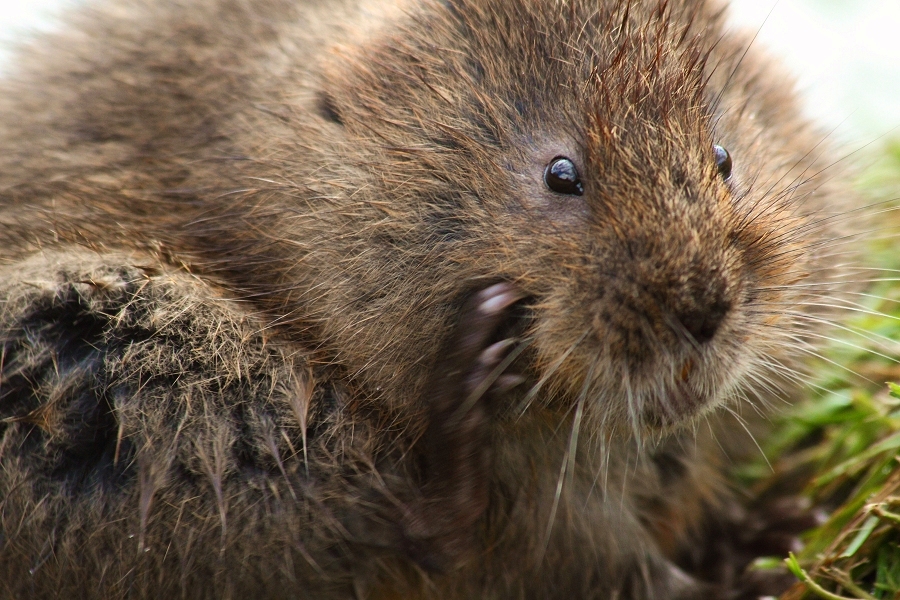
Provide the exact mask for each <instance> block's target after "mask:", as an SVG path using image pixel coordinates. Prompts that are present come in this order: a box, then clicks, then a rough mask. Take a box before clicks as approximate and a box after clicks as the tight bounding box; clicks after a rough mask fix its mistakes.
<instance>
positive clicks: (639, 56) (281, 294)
mask: <svg viewBox="0 0 900 600" xmlns="http://www.w3.org/2000/svg"><path fill="white" fill-rule="evenodd" d="M86 4H87V5H86V6H85V7H83V8H81V9H78V10H74V11H73V12H72V13H71V14H70V15H68V16H67V17H66V19H65V26H64V27H62V28H61V30H60V31H59V32H57V33H53V34H47V35H43V36H39V37H36V38H35V39H33V40H30V41H27V42H25V43H23V44H22V46H21V47H20V48H19V49H18V50H17V54H16V59H15V61H14V62H13V68H12V69H11V73H10V74H9V75H8V76H7V77H6V78H5V79H4V80H2V81H0V147H2V148H3V152H2V153H0V301H2V305H0V346H2V351H0V596H2V597H3V598H35V599H39V598H67V599H68V598H72V599H77V598H85V599H94V598H103V599H125V598H128V599H140V598H185V599H191V600H195V599H202V598H245V597H254V598H260V599H262V598H265V599H267V600H268V599H275V598H315V599H329V598H360V599H362V598H370V599H376V598H398V597H400V598H440V599H450V598H459V599H463V598H498V599H499V598H523V599H524V598H535V599H537V598H541V599H544V598H566V599H568V598H585V599H587V598H597V599H603V600H608V599H611V598H615V599H619V600H676V599H684V600H687V599H698V598H705V599H709V600H712V599H724V598H735V597H739V595H740V594H747V597H751V596H752V594H754V593H760V594H763V595H765V594H764V593H763V591H762V590H761V589H758V588H751V587H748V586H749V585H750V584H748V583H747V581H746V580H745V578H743V575H742V573H743V568H744V566H745V565H746V563H747V562H748V561H749V560H750V556H749V555H747V553H746V552H745V551H744V550H745V549H744V550H740V549H739V550H740V551H738V550H735V551H734V552H730V551H729V552H722V551H721V548H722V547H723V546H728V547H731V546H739V545H740V544H745V545H749V546H752V545H753V543H754V542H755V540H749V541H748V539H747V536H746V535H744V536H743V537H741V536H733V537H732V536H730V535H729V532H733V531H735V530H736V529H737V530H740V528H741V527H742V521H741V519H743V518H744V517H745V516H746V515H745V513H742V512H740V511H739V510H737V511H736V503H735V502H734V501H733V500H731V499H730V497H729V495H728V494H727V493H726V490H725V488H726V486H725V484H724V483H723V481H722V475H721V469H720V467H719V460H720V458H719V451H718V449H717V448H718V445H717V444H716V443H714V442H713V441H711V439H707V438H708V437H709V436H708V435H706V434H696V430H697V429H698V428H697V427H696V425H697V424H698V423H699V422H700V421H701V420H703V419H708V418H711V417H710V415H712V414H714V413H713V411H714V410H715V409H716V408H721V407H723V406H734V405H736V404H739V403H746V402H762V403H765V402H766V401H767V399H770V398H772V397H773V396H774V395H776V394H778V393H779V392H778V391H777V390H778V388H780V387H781V386H783V385H784V384H785V383H787V382H788V380H792V379H796V378H797V373H798V371H797V370H796V368H797V366H796V364H795V359H796V358H797V357H798V356H800V355H802V354H804V353H805V352H807V351H808V348H809V345H810V344H811V343H815V342H817V341H818V339H820V338H821V334H820V333H818V332H819V331H820V330H821V328H822V327H823V326H824V323H825V322H827V321H828V319H829V318H830V315H827V314H824V313H823V311H822V310H821V309H818V308H816V306H821V305H825V304H830V305H837V304H839V303H840V302H839V301H835V300H834V298H836V297H837V296H838V295H839V294H841V293H842V290H844V288H845V284H844V283H843V281H844V280H845V279H847V278H846V277H845V274H846V273H845V271H844V270H843V269H844V267H843V265H845V264H847V263H848V262H850V261H851V260H852V258H849V255H848V249H847V248H846V247H845V246H844V245H843V242H842V243H841V245H840V247H838V246H837V245H835V244H833V241H834V240H837V239H842V240H847V241H849V240H852V232H850V231H849V230H845V225H844V221H846V219H844V218H843V217H841V215H843V214H845V213H846V212H847V210H848V207H849V206H850V205H851V203H852V198H851V197H850V196H849V195H848V194H847V193H846V191H845V186H844V183H843V182H842V180H841V177H840V176H839V174H838V173H835V172H834V170H833V169H832V170H827V167H828V165H830V164H831V162H832V159H831V157H830V156H829V154H828V151H827V149H825V148H824V146H823V145H822V144H821V139H820V136H819V134H818V133H817V132H816V130H815V129H814V128H813V127H812V126H810V125H809V124H808V123H807V122H806V121H805V120H804V119H803V118H802V117H801V116H800V115H799V113H798V110H797V107H796V103H795V101H794V99H793V96H792V92H791V90H790V88H789V86H785V84H784V81H785V78H784V76H783V74H782V73H781V72H780V71H779V70H778V69H777V68H776V67H774V66H773V65H771V64H770V63H769V62H768V61H766V59H765V57H763V56H762V55H761V54H760V53H759V52H758V51H757V50H756V49H754V48H751V47H750V43H749V40H748V39H745V38H743V37H741V36H739V35H736V34H735V33H733V32H730V31H729V30H728V29H727V28H726V27H725V25H724V16H723V9H722V7H721V6H719V4H718V3H716V2H713V1H712V0H709V1H707V0H446V1H438V0H396V1H393V0H330V1H328V2H320V1H314V0H133V1H127V2H126V1H117V0H96V1H90V2H87V3H86ZM848 236H849V237H848ZM823 297H828V298H829V300H828V301H827V302H823V301H822V298H823ZM701 429H702V430H704V431H705V430H706V429H707V428H706V427H705V426H704V427H703V428H701ZM773 550H774V551H779V550H780V549H773ZM735 557H741V558H735ZM757 583H758V582H756V583H754V585H756V584H757ZM752 597H755V596H752Z"/></svg>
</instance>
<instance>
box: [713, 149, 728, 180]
mask: <svg viewBox="0 0 900 600" xmlns="http://www.w3.org/2000/svg"><path fill="white" fill-rule="evenodd" d="M713 152H714V153H715V155H716V168H717V169H718V170H719V175H720V176H721V177H722V179H724V180H725V181H728V180H729V179H731V154H729V153H728V150H726V149H725V148H723V147H722V146H713Z"/></svg>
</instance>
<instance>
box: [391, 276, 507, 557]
mask: <svg viewBox="0 0 900 600" xmlns="http://www.w3.org/2000/svg"><path fill="white" fill-rule="evenodd" d="M521 298H522V295H521V294H520V293H519V292H518V291H517V290H516V289H515V288H514V287H513V286H512V285H510V284H508V283H498V284H495V285H492V286H490V287H488V288H486V289H483V290H481V291H480V292H478V293H476V294H475V295H474V296H473V297H472V298H470V299H469V301H468V302H467V303H466V304H465V306H464V307H463V309H462V312H461V314H460V317H459V321H458V323H457V325H456V328H455V330H454V331H453V333H452V335H451V336H450V341H449V343H448V344H447V346H445V348H444V351H443V352H442V354H441V356H440V357H439V358H438V361H437V363H436V365H435V367H434V370H433V371H432V374H431V377H430V380H429V382H428V385H427V386H426V388H425V403H426V404H427V407H428V426H427V429H426V431H425V434H424V436H423V438H422V440H421V448H422V453H423V462H424V467H423V470H424V482H423V485H422V495H421V497H420V498H419V499H417V500H416V501H415V502H413V503H412V504H411V506H410V508H409V511H408V516H407V519H406V523H405V526H404V529H405V537H406V539H407V540H408V541H409V544H410V548H409V554H410V555H411V556H412V558H413V559H414V560H416V561H417V562H419V563H420V564H422V565H423V566H425V567H427V568H432V569H441V568H445V567H446V565H447V564H448V563H452V562H456V561H457V560H459V559H460V558H461V557H462V556H464V555H466V554H468V553H469V552H470V551H471V549H472V544H473V535H474V533H473V530H472V527H473V525H474V524H475V522H476V521H477V520H478V519H479V518H480V517H481V515H482V514H483V513H484V511H485V509H486V508H487V503H488V478H489V469H490V463H491V454H492V452H491V439H490V432H491V415H492V413H493V410H492V406H491V402H492V398H493V397H495V396H496V395H497V394H499V393H502V392H503V391H505V390H508V389H509V388H510V387H513V386H515V385H517V384H518V383H519V382H520V381H521V379H520V378H519V377H518V376H516V375H513V374H509V373H505V372H504V371H505V367H506V366H507V364H508V362H509V361H508V360H506V359H507V358H509V357H510V352H511V350H512V349H513V347H514V345H515V344H514V340H512V339H502V340H497V339H495V338H496V337H497V335H498V332H499V330H500V326H501V324H502V323H503V322H504V321H505V320H506V319H507V318H508V317H509V310H510V308H511V307H512V306H513V305H514V304H515V303H516V302H518V301H519V300H521Z"/></svg>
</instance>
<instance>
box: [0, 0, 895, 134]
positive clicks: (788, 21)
mask: <svg viewBox="0 0 900 600" xmlns="http://www.w3.org/2000/svg"><path fill="white" fill-rule="evenodd" d="M78 1H89V0H0V48H2V46H3V45H4V44H5V43H7V42H8V41H9V40H12V39H14V38H15V37H16V36H20V35H23V34H25V33H27V31H28V30H30V29H43V28H52V27H53V23H54V15H55V14H57V13H58V12H59V11H60V10H62V8H63V7H65V5H67V4H72V3H74V2H78ZM731 15H732V22H733V24H734V27H740V28H743V29H746V30H749V31H751V32H758V34H759V35H758V40H759V42H758V43H761V44H763V45H764V46H766V47H768V48H770V49H771V50H772V52H773V53H775V54H777V55H778V56H781V57H782V58H783V59H784V60H785V62H786V63H787V64H788V66H789V68H790V69H791V70H792V71H793V72H794V74H795V75H796V77H797V81H798V85H799V88H800V90H801V92H802V94H803V97H804V98H805V101H806V106H807V110H808V112H809V114H810V115H811V116H813V117H814V118H816V119H818V120H819V121H820V122H821V123H823V124H824V125H825V126H826V127H828V128H829V129H831V128H833V129H834V130H835V131H834V134H833V135H834V136H835V137H836V138H837V139H839V140H840V141H842V142H844V143H846V144H848V146H849V147H850V148H852V147H854V146H862V145H865V144H868V143H872V142H876V141H878V140H883V139H887V138H897V137H900V0H732V1H731ZM8 60H9V53H8V52H5V51H3V50H0V72H2V70H3V69H4V68H5V67H6V66H7V61H8ZM874 145H875V146H878V145H879V144H878V143H876V144H874Z"/></svg>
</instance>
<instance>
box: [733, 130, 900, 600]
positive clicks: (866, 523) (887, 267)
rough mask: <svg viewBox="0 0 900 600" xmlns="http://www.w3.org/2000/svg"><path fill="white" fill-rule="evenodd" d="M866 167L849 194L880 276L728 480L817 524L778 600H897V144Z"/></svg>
mask: <svg viewBox="0 0 900 600" xmlns="http://www.w3.org/2000/svg"><path fill="white" fill-rule="evenodd" d="M871 162H872V164H871V166H869V167H868V168H865V169H864V170H863V171H862V173H861V175H860V177H859V183H858V187H859V190H860V193H861V194H862V195H863V196H864V197H865V198H867V199H868V202H869V203H871V204H872V205H873V208H872V209H871V210H870V212H871V213H872V214H875V215H876V218H875V219H874V220H873V222H874V223H875V225H874V226H873V228H872V230H871V231H870V233H869V234H867V236H866V237H867V239H866V240H865V244H866V254H865V262H866V264H867V265H868V266H874V267H876V268H878V269H880V270H879V271H875V272H874V273H875V274H874V275H873V274H872V272H868V271H866V272H861V273H862V274H861V276H860V277H861V278H865V279H875V280H877V281H874V282H873V283H872V284H870V285H869V286H868V287H867V288H866V289H865V295H860V296H857V297H856V298H857V299H855V300H853V302H856V303H858V305H859V308H860V310H859V311H853V314H852V315H850V318H849V319H847V320H846V321H842V326H843V327H845V328H846V329H840V330H838V331H835V334H834V335H833V337H835V338H839V339H840V340H843V341H835V342H833V343H831V344H830V346H829V347H827V348H826V349H825V350H824V351H823V352H822V359H821V360H818V361H815V364H814V365H813V368H812V369H813V370H812V377H811V381H810V387H809V391H808V392H807V393H806V394H805V396H806V397H805V398H803V399H802V400H801V401H799V402H797V403H796V404H795V405H794V406H793V407H792V408H791V409H790V410H788V411H786V412H785V413H784V414H782V415H780V416H779V417H777V418H776V420H775V429H774V432H773V433H772V435H770V436H768V437H767V438H766V439H765V440H764V443H763V449H764V452H765V455H766V459H765V460H763V459H762V458H760V459H758V460H757V461H755V462H753V463H751V464H749V465H744V466H743V467H742V468H741V469H740V470H739V472H738V473H737V476H738V478H739V480H741V481H743V482H744V483H745V484H749V485H750V486H751V489H754V490H755V491H756V492H757V493H758V494H764V493H766V492H767V491H771V490H773V489H790V490H791V493H794V492H799V493H800V494H801V495H803V496H805V497H807V498H808V499H809V500H810V501H811V503H812V505H813V506H814V507H817V508H819V509H822V510H823V511H825V514H827V515H828V516H827V520H825V522H824V523H823V524H822V525H821V526H819V527H818V528H816V529H814V530H812V531H809V532H807V533H806V534H805V535H804V537H803V542H804V544H805V547H804V548H803V550H802V551H800V552H799V553H798V554H797V555H796V556H793V555H792V556H791V557H790V558H789V559H787V560H786V561H785V562H786V564H787V566H788V568H789V569H790V570H791V571H792V572H793V573H794V575H796V576H797V577H798V582H797V584H796V585H795V586H794V587H793V588H792V589H791V590H790V591H788V592H787V593H785V594H783V595H782V596H781V600H809V599H812V598H831V599H843V598H855V599H861V600H870V599H873V598H874V599H879V600H882V599H900V385H897V383H900V363H898V360H897V359H898V358H900V236H898V232H900V210H898V208H900V202H897V198H898V197H900V140H898V141H897V142H894V143H892V144H887V145H886V146H885V147H884V149H883V150H881V151H880V152H879V156H878V157H877V160H874V159H873V160H872V161H871ZM767 564H768V565H770V566H771V561H759V565H760V567H761V568H763V567H765V565H767Z"/></svg>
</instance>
